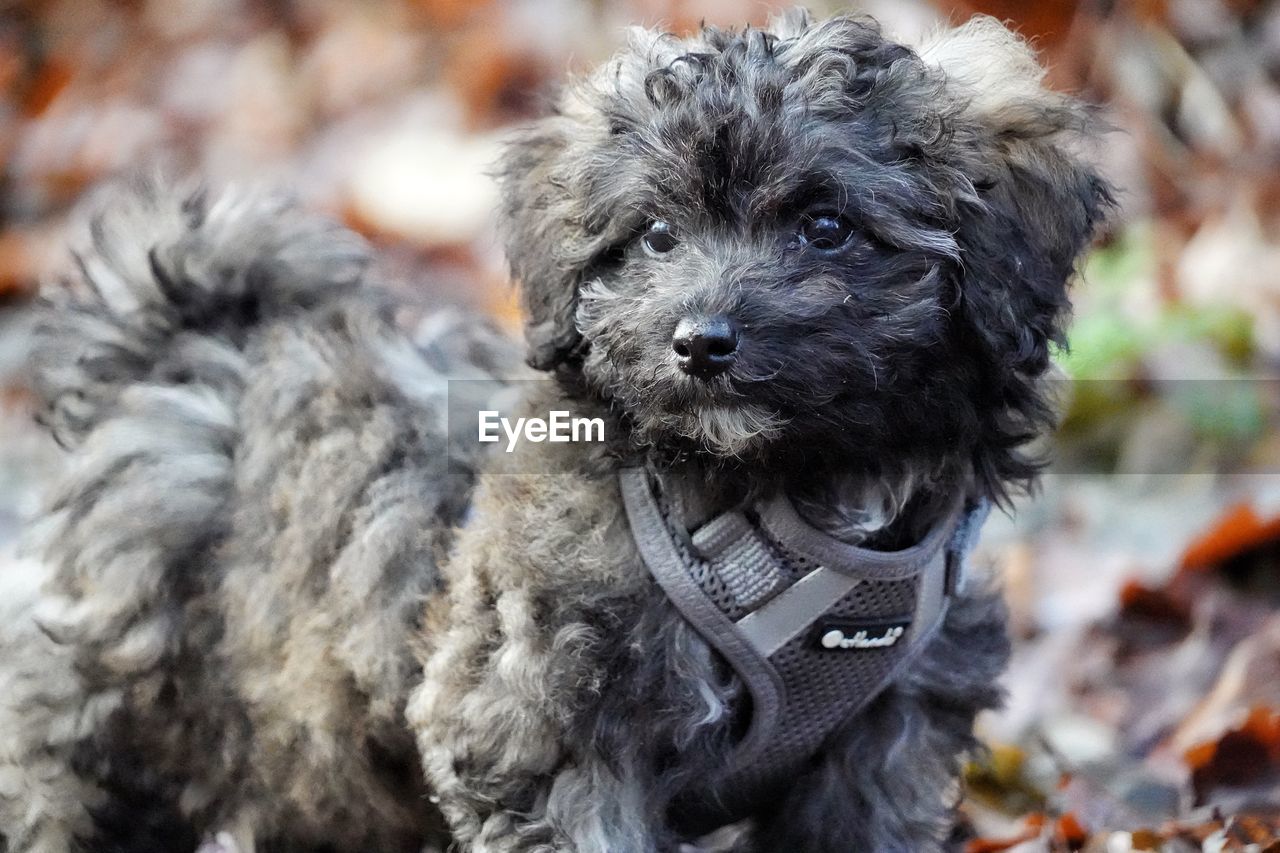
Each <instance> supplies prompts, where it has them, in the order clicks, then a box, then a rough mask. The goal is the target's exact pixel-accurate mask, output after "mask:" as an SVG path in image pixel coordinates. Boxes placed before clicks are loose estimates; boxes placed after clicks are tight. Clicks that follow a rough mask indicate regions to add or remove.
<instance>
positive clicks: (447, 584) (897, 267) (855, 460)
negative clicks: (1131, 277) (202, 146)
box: [0, 13, 1111, 853]
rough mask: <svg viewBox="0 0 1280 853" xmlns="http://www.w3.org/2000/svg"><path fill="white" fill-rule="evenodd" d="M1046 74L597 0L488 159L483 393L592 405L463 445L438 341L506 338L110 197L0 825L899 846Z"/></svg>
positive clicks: (1012, 269) (123, 832)
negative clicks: (503, 268)
mask: <svg viewBox="0 0 1280 853" xmlns="http://www.w3.org/2000/svg"><path fill="white" fill-rule="evenodd" d="M1041 76H1042V75H1041V71H1040V69H1039V67H1038V65H1037V64H1036V62H1035V60H1034V58H1033V56H1032V55H1031V53H1030V52H1029V51H1028V50H1027V48H1026V47H1025V46H1024V45H1023V44H1022V43H1021V42H1019V41H1018V40H1017V39H1016V38H1015V37H1014V36H1012V35H1011V34H1009V33H1008V32H1007V31H1006V30H1004V28H1003V27H1001V26H1000V25H999V24H997V23H995V22H993V21H990V20H985V19H979V20H975V21H973V22H971V23H970V24H968V25H966V26H964V27H962V28H959V29H956V30H952V31H949V32H945V33H942V34H940V35H938V36H937V37H936V38H934V39H932V40H931V41H929V42H928V43H927V44H924V45H922V46H921V47H919V48H917V49H912V48H909V47H906V46H903V45H901V44H897V43H895V42H893V41H891V40H889V39H887V38H886V37H884V36H883V35H882V34H881V33H880V31H879V30H878V29H877V28H876V26H875V25H874V24H873V23H871V22H869V21H867V20H864V19H857V18H849V17H839V18H835V19H832V20H828V21H824V22H813V21H811V20H809V19H808V18H807V17H806V16H805V15H803V14H799V13H796V14H791V15H788V16H785V17H783V18H781V19H778V20H776V21H774V22H773V23H772V24H771V25H770V26H769V27H768V28H766V29H764V30H754V29H748V30H745V31H741V32H735V31H726V30H718V29H712V28H707V29H704V30H703V31H702V32H701V33H700V34H698V35H696V36H693V37H691V38H688V39H678V38H675V37H672V36H669V35H664V34H661V33H656V32H649V31H640V32H637V33H635V34H634V35H633V37H632V39H631V41H630V44H629V45H628V46H627V47H626V48H625V49H624V50H622V52H621V53H620V54H619V55H618V56H617V57H616V58H615V59H614V60H613V61H611V62H609V63H608V64H606V65H605V66H603V67H602V68H600V69H599V70H598V71H596V72H595V73H594V74H592V75H591V76H589V77H588V78H586V79H585V80H583V81H580V82H578V83H577V84H576V85H573V86H572V87H570V88H569V89H568V90H567V91H566V92H565V94H564V95H563V96H562V98H561V100H560V102H559V106H558V109H557V110H556V112H555V113H554V114H553V115H552V116H551V117H549V118H547V119H545V120H543V121H542V122H541V123H539V124H537V125H536V126H534V127H533V128H532V129H530V130H529V131H527V132H526V133H525V134H523V135H522V136H521V137H519V138H518V139H517V140H515V142H514V143H513V144H512V145H511V147H510V148H509V150H508V153H507V155H506V158H505V160H504V163H503V167H502V178H503V184H504V199H505V213H506V219H507V233H508V236H509V243H508V249H509V255H510V258H511V262H512V267H513V271H514V273H515V275H516V277H517V278H518V279H519V280H520V281H521V283H522V295H523V301H524V306H525V309H526V311H527V315H528V326H527V339H528V343H529V353H530V354H529V362H530V363H531V364H532V365H533V366H534V367H536V368H538V369H540V370H543V371H550V372H551V374H552V376H553V378H554V381H547V382H543V383H537V386H538V387H537V388H536V390H534V391H532V392H530V393H528V394H527V395H526V399H525V401H524V403H523V404H522V405H523V412H524V413H525V414H527V415H531V416H532V415H539V414H541V415H546V414H547V413H549V412H554V411H560V410H564V411H571V412H574V413H575V414H577V415H580V416H583V417H589V418H597V419H598V420H599V423H601V424H603V433H604V437H605V440H603V441H601V442H596V443H581V442H579V443H574V442H550V441H525V442H522V443H518V444H517V446H516V447H515V449H514V451H513V452H511V453H501V452H497V453H493V454H491V455H489V456H487V457H486V456H483V455H482V453H481V450H480V449H479V448H480V445H479V444H478V443H477V442H476V441H475V429H476V423H475V421H474V420H472V421H467V422H465V423H463V422H462V421H461V420H460V419H457V418H448V417H446V409H447V406H446V397H447V385H446V379H447V378H457V377H473V378H474V377H501V376H506V377H510V376H515V375H516V371H515V364H514V361H515V359H514V358H513V357H512V356H511V354H510V352H509V350H508V349H507V348H506V347H505V346H504V344H503V342H502V341H501V339H500V338H498V337H496V336H495V335H493V334H492V333H490V332H488V331H487V330H486V329H485V328H484V327H482V326H479V325H475V324H468V323H465V322H457V323H446V324H443V326H444V327H443V328H441V326H442V324H441V323H440V322H437V323H436V324H435V326H436V328H435V330H434V331H433V332H432V333H431V334H429V335H425V336H422V335H420V336H419V337H418V338H416V339H413V338H410V337H407V336H406V335H404V334H403V333H402V332H400V331H399V329H398V328H397V327H396V325H395V324H394V322H393V321H392V308H393V306H392V305H391V303H390V301H389V300H387V299H386V298H385V297H382V296H379V295H378V293H377V291H376V289H374V288H373V287H371V286H369V285H368V284H367V283H365V282H364V281H363V280H364V278H366V275H365V273H364V269H365V262H366V254H365V250H364V248H363V247H362V246H360V245H359V244H358V242H357V241H355V240H354V238H352V237H351V236H350V235H349V234H346V233H344V232H342V231H341V230H339V229H336V228H333V227H330V226H326V225H323V224H319V223H316V222H314V221H312V220H310V219H308V218H306V217H304V216H300V215H298V214H296V213H293V212H291V211H289V210H287V209H285V208H283V207H282V206H280V205H279V204H278V203H277V202H274V201H272V200H270V199H260V198H257V199H255V198H252V197H249V198H246V197H240V196H235V195H226V196H222V197H219V198H216V199H210V198H207V197H205V196H203V195H200V194H180V193H179V194H168V195H166V194H164V193H160V192H158V191H156V190H155V189H154V188H152V189H149V190H144V191H142V192H140V193H137V194H135V195H132V196H130V197H127V198H116V199H113V200H112V201H111V203H110V204H109V205H108V206H106V207H105V208H104V209H103V210H101V212H100V213H99V214H98V215H97V216H96V217H95V218H94V219H93V227H92V228H91V237H92V246H91V247H90V248H89V249H88V250H87V251H85V252H83V253H82V254H80V255H79V258H80V261H81V263H80V276H79V279H78V286H74V287H72V288H70V289H68V290H65V291H61V292H59V294H58V295H57V296H56V297H55V301H56V302H57V303H58V304H56V305H54V306H53V307H52V309H51V310H49V311H48V312H47V313H46V316H45V325H44V328H43V331H42V333H41V336H40V347H39V351H38V357H37V361H36V365H35V367H36V370H35V375H36V377H37V380H38V384H39V390H40V392H41V394H42V396H43V399H44V400H45V418H46V423H47V424H48V426H49V428H50V430H51V431H52V432H53V434H54V435H55V436H56V437H57V438H58V439H59V440H60V441H61V442H62V443H63V444H65V445H66V446H67V447H68V448H69V449H70V465H69V472H68V474H67V475H66V477H65V478H64V479H63V481H62V482H61V483H60V484H59V485H58V486H57V487H56V489H55V490H54V493H53V497H52V500H51V503H50V508H49V510H48V512H47V513H46V515H45V516H44V517H43V518H42V519H41V520H40V521H39V524H38V527H37V529H36V530H34V531H33V534H32V543H33V545H32V547H33V552H32V553H33V554H35V555H36V559H33V561H32V562H31V564H30V571H29V572H27V573H15V574H13V575H12V576H10V577H5V578H0V586H2V587H3V590H0V591H3V592H4V593H6V594H7V597H6V599H5V600H4V606H5V607H6V609H7V612H9V613H10V618H9V620H8V621H7V622H6V624H5V625H4V626H3V627H2V628H0V643H2V644H3V647H4V648H3V650H4V654H5V657H4V664H3V666H0V685H2V686H3V688H4V689H3V690H0V831H3V833H4V834H5V835H7V838H8V850H9V851H11V853H16V851H35V850H40V851H54V850H65V849H68V848H71V847H73V846H77V845H78V846H80V847H82V848H83V849H88V850H157V849H163V850H170V849H173V850H178V849H193V848H195V847H196V846H197V845H198V844H199V843H201V841H205V842H206V843H209V844H210V846H218V845H221V846H223V847H228V846H235V847H238V848H239V849H240V850H242V851H248V850H253V849H258V850H271V851H275V850H281V851H306V850H352V851H354V850H388V851H393V850H415V849H419V848H421V847H423V846H424V845H430V844H446V843H452V844H455V845H456V848H457V849H460V850H466V851H476V853H479V851H512V853H514V851H579V853H604V851H608V853H617V852H618V851H635V853H643V852H644V851H668V850H675V849H677V848H678V847H679V846H680V845H681V844H683V843H688V842H692V841H694V840H695V839H697V838H698V837H700V836H702V835H704V834H705V833H707V832H710V831H712V830H715V829H716V828H718V827H723V826H730V825H732V826H734V827H735V828H736V834H735V835H734V837H733V840H732V842H731V843H732V844H733V846H734V849H737V850H742V851H760V853H765V852H766V851H784V850H804V851H894V852H895V853H896V851H903V853H908V852H909V853H918V851H931V850H941V849H943V847H944V844H945V840H946V837H947V834H948V831H949V827H950V814H951V808H952V805H953V802H954V799H955V794H956V775H957V769H958V762H959V760H960V756H961V755H962V754H963V753H964V752H965V751H966V750H967V749H969V748H971V747H972V746H973V741H972V736H971V726H972V722H973V718H974V715H975V714H976V713H977V712H978V711H980V710H982V709H983V708H990V707H993V706H995V705H996V704H998V702H999V698H1000V692H999V689H998V687H997V686H996V685H995V680H996V678H997V676H998V675H999V673H1000V672H1001V670H1002V668H1003V666H1004V663H1005V659H1006V657H1007V653H1008V647H1007V641H1006V639H1005V635H1004V617H1003V611H1002V609H1001V606H1000V604H999V600H998V597H997V596H996V595H994V594H993V593H992V592H990V591H988V590H983V589H978V588H975V585H973V584H970V585H967V586H966V585H965V584H964V583H963V574H964V573H963V556H964V553H965V551H966V549H967V547H968V545H969V544H970V543H971V541H972V537H973V534H974V532H975V531H976V528H977V526H978V525H980V523H981V515H982V510H983V508H984V506H985V505H986V504H987V503H988V502H990V501H996V502H999V501H1001V500H1003V499H1005V498H1006V497H1007V496H1008V494H1009V493H1010V492H1011V491H1013V490H1017V489H1021V488H1024V487H1025V486H1027V485H1028V484H1029V483H1030V482H1031V481H1032V480H1033V479H1034V476H1035V473H1036V463H1035V460H1034V459H1032V458H1030V457H1028V456H1027V455H1026V453H1025V452H1024V451H1023V449H1022V448H1023V446H1024V445H1025V444H1026V443H1027V442H1028V441H1029V440H1030V439H1032V438H1034V437H1035V436H1037V435H1039V434H1041V433H1042V432H1043V431H1044V430H1045V429H1047V428H1048V427H1049V426H1050V425H1051V422H1052V409H1051V406H1050V404H1049V401H1048V399H1047V397H1046V394H1045V391H1044V388H1043V385H1044V382H1043V380H1044V376H1045V373H1046V371H1047V369H1048V367H1049V348H1050V345H1051V344H1053V343H1055V342H1058V343H1060V342H1061V334H1062V333H1061V323H1062V321H1063V315H1064V313H1065V311H1066V308H1067V294H1066V288H1067V283H1068V280H1069V278H1070V277H1071V274H1072V270H1073V265H1074V262H1075V259H1076V257H1077V255H1078V253H1079V252H1080V251H1081V250H1082V249H1083V248H1084V247H1085V246H1086V244H1087V243H1088V242H1089V240H1090V239H1091V236H1092V235H1093V233H1094V231H1095V229H1096V227H1097V226H1098V224H1099V222H1100V221H1101V219H1102V217H1103V215H1104V214H1105V212H1106V210H1107V208H1108V206H1109V205H1110V201H1111V200H1110V194H1109V190H1108V188H1107V186H1106V184H1105V183H1104V182H1103V181H1102V180H1101V179H1100V178H1099V177H1098V176H1097V175H1096V174H1095V173H1094V171H1093V170H1092V169H1091V168H1090V167H1089V166H1088V165H1087V164H1086V163H1085V162H1084V161H1083V160H1082V159H1081V158H1080V157H1079V156H1078V154H1077V153H1076V152H1075V151H1074V150H1073V147H1072V146H1073V145H1074V144H1075V141H1076V140H1078V139H1079V138H1080V137H1081V134H1082V132H1085V131H1087V129H1088V124H1087V122H1086V116H1085V113H1084V112H1083V110H1082V109H1081V108H1080V107H1079V106H1078V105H1077V104H1075V103H1074V102H1072V101H1070V100H1069V99H1066V98H1063V97H1061V96H1058V95H1055V94H1052V93H1050V92H1048V91H1046V90H1045V89H1043V88H1042V87H1041V83H1040V81H1041ZM497 384H499V385H500V384H501V383H497ZM485 387H487V386H485ZM474 408H483V406H478V407H473V409H474ZM214 839H221V840H220V841H219V840H214Z"/></svg>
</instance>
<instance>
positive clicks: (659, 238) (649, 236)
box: [640, 222, 680, 257]
mask: <svg viewBox="0 0 1280 853" xmlns="http://www.w3.org/2000/svg"><path fill="white" fill-rule="evenodd" d="M640 242H641V243H642V244H643V245H644V250H645V252H646V253H648V254H650V255H653V256H655V257H656V256H657V255H665V254H666V253H667V252H670V251H671V250H672V249H674V248H675V247H676V246H677V245H679V243H680V241H679V240H677V239H676V236H675V235H674V234H672V233H671V226H670V225H668V224H667V223H665V222H654V223H652V224H651V225H650V226H649V230H648V231H646V232H644V236H643V237H641V238H640Z"/></svg>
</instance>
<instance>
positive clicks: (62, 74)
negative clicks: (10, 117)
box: [22, 59, 74, 117]
mask: <svg viewBox="0 0 1280 853" xmlns="http://www.w3.org/2000/svg"><path fill="white" fill-rule="evenodd" d="M73 76H74V74H73V72H72V70H71V66H70V64H68V63H66V62H61V61H59V60H56V59H51V60H49V61H48V62H46V63H45V64H44V67H43V68H41V69H40V73H39V74H37V75H36V77H35V79H34V80H32V81H31V86H30V88H28V89H27V93H26V97H25V98H23V102H22V109H23V112H25V113H26V114H27V115H28V116H31V117H34V116H38V115H40V114H41V113H43V112H44V111H45V110H47V109H49V105H50V104H52V103H53V102H54V101H55V100H56V99H57V97H58V95H60V94H62V91H63V90H64V89H66V88H67V86H68V85H70V83H71V78H72V77H73Z"/></svg>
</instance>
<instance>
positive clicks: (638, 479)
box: [618, 468, 782, 763]
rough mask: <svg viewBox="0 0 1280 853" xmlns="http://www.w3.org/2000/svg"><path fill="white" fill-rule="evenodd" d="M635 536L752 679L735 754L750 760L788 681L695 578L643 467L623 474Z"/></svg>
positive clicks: (668, 587)
mask: <svg viewBox="0 0 1280 853" xmlns="http://www.w3.org/2000/svg"><path fill="white" fill-rule="evenodd" d="M618 484H619V486H620V488H621V489H622V498H623V502H624V504H625V505H626V509H627V518H628V521H629V522H630V524H631V535H632V537H633V538H634V539H635V541H636V547H637V548H638V549H639V551H640V556H641V558H642V559H643V560H644V562H645V564H646V566H648V568H649V573H650V574H652V575H653V577H654V580H656V581H657V582H658V585H659V586H661V587H662V590H663V592H665V593H666V594H667V598H669V599H670V600H671V603H672V604H673V605H675V608H676V610H678V611H679V612H680V615H681V616H683V617H684V618H685V619H686V620H687V621H688V622H689V624H690V625H691V626H692V627H693V629H694V630H695V631H697V632H698V633H699V634H701V635H702V637H703V638H704V639H705V640H707V642H709V643H710V644H711V645H712V646H713V647H714V648H715V649H716V650H717V651H719V652H720V654H722V655H724V657H725V659H726V660H727V661H728V662H729V665H730V666H732V667H733V669H734V671H735V672H736V673H738V676H739V677H740V678H741V679H742V680H743V681H744V682H745V683H746V686H747V689H748V690H749V691H750V692H751V698H752V709H751V725H750V728H749V730H748V732H747V735H746V737H745V738H744V739H743V740H742V742H741V743H740V744H739V745H738V746H737V748H736V750H735V752H734V755H735V758H736V760H737V761H738V762H739V763H745V762H748V761H750V760H751V759H752V758H754V757H755V755H756V754H757V753H758V752H759V751H760V750H761V749H763V747H764V745H765V739H766V737H767V735H768V733H769V732H770V731H772V730H773V728H774V726H775V725H776V724H777V721H778V717H779V716H780V715H781V713H782V682H781V680H780V679H779V677H778V674H777V672H776V671H775V670H774V668H773V667H771V666H769V664H768V662H767V661H766V660H765V659H764V658H763V657H762V656H761V655H760V654H759V653H758V652H757V651H756V650H755V648H753V647H752V646H751V644H750V643H748V642H747V641H746V639H745V638H744V637H743V636H742V635H741V634H740V633H738V631H737V629H736V628H735V627H734V624H733V622H731V621H730V620H729V618H728V617H727V616H725V615H724V613H722V612H721V611H720V608H718V607H716V606H715V604H713V603H712V602H711V600H710V599H708V598H707V597H706V595H705V594H703V592H702V590H701V589H700V588H699V587H698V585H697V584H696V583H695V582H694V580H693V578H692V577H691V576H690V574H689V572H688V570H687V569H686V568H685V565H684V560H683V559H681V557H680V554H679V552H678V551H676V547H675V543H674V542H673V541H672V538H671V534H670V532H669V531H668V529H667V524H666V522H665V521H664V520H663V518H662V513H661V512H660V511H659V510H658V505H657V503H656V502H655V501H654V499H653V492H652V491H651V490H650V489H649V483H648V476H647V475H646V474H645V472H644V470H643V469H640V468H625V469H623V470H622V471H621V472H620V473H619V475H618Z"/></svg>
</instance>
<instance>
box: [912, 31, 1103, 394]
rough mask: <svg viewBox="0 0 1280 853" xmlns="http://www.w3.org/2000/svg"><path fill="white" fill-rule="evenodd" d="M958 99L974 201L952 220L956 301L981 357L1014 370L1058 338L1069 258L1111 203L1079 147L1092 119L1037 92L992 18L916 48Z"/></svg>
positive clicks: (1015, 47)
mask: <svg viewBox="0 0 1280 853" xmlns="http://www.w3.org/2000/svg"><path fill="white" fill-rule="evenodd" d="M919 53H920V56H921V58H922V59H923V60H924V61H925V62H926V63H927V64H930V65H933V66H935V67H936V68H938V69H940V70H941V71H942V73H943V75H944V76H945V78H946V87H947V91H948V93H949V94H950V95H951V97H953V98H954V99H955V100H956V102H957V104H958V106H957V114H956V115H955V122H954V133H955V138H954V140H953V142H954V143H955V149H954V150H955V151H956V156H957V157H958V158H959V162H958V163H957V165H958V167H959V168H960V169H961V170H962V171H963V172H964V173H965V174H966V176H967V177H968V179H969V180H970V181H972V183H973V185H974V188H975V190H976V193H977V197H978V199H979V201H980V203H979V204H977V205H975V206H974V207H973V208H972V209H971V210H970V211H969V212H968V213H966V214H965V215H964V216H962V217H961V221H960V227H959V233H958V234H957V240H958V242H959V243H960V246H961V251H962V253H963V255H962V259H963V263H964V273H963V277H964V281H963V282H962V292H961V300H962V303H963V305H964V308H965V315H966V316H967V318H968V319H969V321H970V323H971V324H972V326H973V328H974V330H975V331H976V332H977V333H978V335H979V336H980V338H981V339H982V341H983V342H984V343H985V344H986V346H987V348H988V350H989V352H990V353H991V354H992V355H993V356H994V357H996V358H997V359H999V360H1000V361H1001V362H1003V363H1004V365H1005V366H1006V367H1008V368H1012V370H1013V371H1014V372H1015V373H1017V374H1020V375H1022V376H1023V377H1028V376H1029V377H1034V376H1038V375H1040V374H1041V373H1043V371H1044V370H1045V369H1046V368H1047V367H1048V364H1049V345H1050V343H1058V344H1061V343H1063V330H1062V324H1063V322H1064V320H1065V315H1066V313H1067V309H1068V300H1067V284H1068V282H1069V280H1070V279H1071V277H1072V274H1073V272H1074V269H1075V263H1076V259H1077V257H1078V256H1079V254H1080V253H1081V252H1082V251H1083V250H1084V249H1085V248H1086V247H1087V246H1088V244H1089V242H1090V241H1091V240H1092V238H1093V236H1094V233H1095V231H1096V230H1097V228H1098V227H1099V225H1100V224H1101V222H1102V220H1103V219H1104V217H1105V215H1106V214H1107V212H1108V211H1109V209H1110V208H1111V206H1112V205H1113V199H1112V195H1111V189H1110V187H1109V186H1108V184H1107V182H1106V181H1105V180H1103V178H1102V177H1101V176H1100V175H1099V174H1098V173H1097V172H1096V171H1095V169H1094V168H1093V167H1092V166H1091V165H1089V164H1088V163H1087V162H1086V160H1085V159H1084V157H1083V156H1082V152H1081V151H1080V150H1079V146H1080V143H1082V142H1084V141H1087V139H1088V138H1089V135H1090V131H1091V130H1093V129H1094V127H1093V122H1092V120H1091V119H1090V116H1089V114H1088V112H1087V110H1086V108H1085V107H1084V106H1083V105H1081V104H1080V103H1079V102H1077V101H1075V100H1073V99H1071V98H1069V97H1066V96H1064V95H1060V94H1057V93H1054V92H1051V91H1049V90H1047V89H1045V88H1044V86H1043V78H1044V70H1043V69H1042V68H1041V66H1040V64H1039V63H1038V62H1037V60H1036V57H1035V55H1034V54H1033V53H1032V51H1031V50H1030V48H1028V47H1027V45H1026V44H1025V43H1024V42H1023V41H1022V40H1021V39H1019V38H1018V37H1017V36H1015V35H1014V34H1013V33H1011V32H1009V30H1007V29H1006V28H1005V27H1004V26H1003V25H1001V24H1000V23H999V22H997V21H996V20H995V19H993V18H986V17H979V18H975V19H973V20H972V21H970V22H969V23H967V24H965V25H964V26H962V27H959V28H956V29H953V30H950V31H947V32H944V33H941V34H939V35H938V36H936V37H935V38H933V39H932V40H931V41H930V42H928V43H926V44H925V45H924V46H923V47H922V48H921V49H920V51H919Z"/></svg>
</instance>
